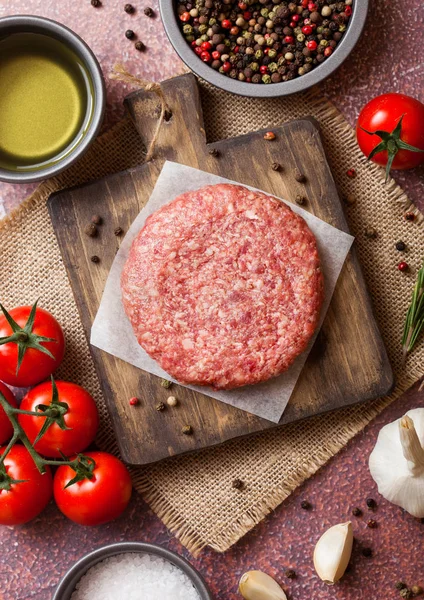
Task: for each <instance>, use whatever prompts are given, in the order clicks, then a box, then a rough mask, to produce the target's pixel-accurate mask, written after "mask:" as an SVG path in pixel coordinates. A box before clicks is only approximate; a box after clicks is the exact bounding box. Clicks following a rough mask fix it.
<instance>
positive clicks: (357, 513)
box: [352, 506, 362, 517]
mask: <svg viewBox="0 0 424 600" xmlns="http://www.w3.org/2000/svg"><path fill="white" fill-rule="evenodd" d="M352 515H353V516H354V517H361V516H362V510H361V509H360V508H358V507H357V506H356V507H355V508H354V509H353V510H352Z"/></svg>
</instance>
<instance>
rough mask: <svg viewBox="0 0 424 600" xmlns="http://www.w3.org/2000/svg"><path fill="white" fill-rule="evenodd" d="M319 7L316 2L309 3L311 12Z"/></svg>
mask: <svg viewBox="0 0 424 600" xmlns="http://www.w3.org/2000/svg"><path fill="white" fill-rule="evenodd" d="M317 9H318V5H317V4H315V3H314V2H309V4H308V10H309V12H314V11H316V10H317Z"/></svg>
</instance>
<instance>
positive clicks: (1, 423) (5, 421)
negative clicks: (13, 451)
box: [0, 381, 18, 445]
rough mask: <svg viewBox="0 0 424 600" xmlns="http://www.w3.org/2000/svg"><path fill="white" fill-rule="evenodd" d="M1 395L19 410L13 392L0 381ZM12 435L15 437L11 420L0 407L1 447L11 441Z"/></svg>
mask: <svg viewBox="0 0 424 600" xmlns="http://www.w3.org/2000/svg"><path fill="white" fill-rule="evenodd" d="M0 394H3V396H4V397H5V398H6V400H7V401H8V402H9V404H10V405H12V406H13V407H14V408H18V405H17V403H16V400H15V396H14V395H13V394H12V392H11V391H10V390H9V388H8V387H6V386H5V385H4V383H1V381H0ZM12 435H13V426H12V423H11V422H10V421H9V418H8V417H7V415H6V413H5V412H4V410H3V408H2V407H1V406H0V445H1V444H4V443H5V442H7V441H8V440H10V438H11V437H12Z"/></svg>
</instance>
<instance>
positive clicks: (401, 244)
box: [396, 242, 406, 252]
mask: <svg viewBox="0 0 424 600" xmlns="http://www.w3.org/2000/svg"><path fill="white" fill-rule="evenodd" d="M405 249H406V244H405V242H396V250H399V252H403V251H404V250H405Z"/></svg>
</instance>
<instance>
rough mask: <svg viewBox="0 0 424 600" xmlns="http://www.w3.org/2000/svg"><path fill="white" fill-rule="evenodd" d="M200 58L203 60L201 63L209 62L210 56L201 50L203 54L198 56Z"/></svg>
mask: <svg viewBox="0 0 424 600" xmlns="http://www.w3.org/2000/svg"><path fill="white" fill-rule="evenodd" d="M200 58H201V59H202V60H203V62H210V60H211V55H210V53H209V52H206V51H205V50H203V52H202V53H201V54H200Z"/></svg>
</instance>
